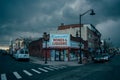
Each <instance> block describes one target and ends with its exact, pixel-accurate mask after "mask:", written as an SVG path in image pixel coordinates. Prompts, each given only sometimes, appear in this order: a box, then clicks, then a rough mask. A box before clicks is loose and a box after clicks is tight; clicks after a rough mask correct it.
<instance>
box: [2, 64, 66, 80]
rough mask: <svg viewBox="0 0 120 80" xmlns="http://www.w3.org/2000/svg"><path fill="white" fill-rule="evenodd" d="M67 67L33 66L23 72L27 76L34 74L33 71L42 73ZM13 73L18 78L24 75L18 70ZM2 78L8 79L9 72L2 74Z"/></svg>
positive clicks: (3, 79)
mask: <svg viewBox="0 0 120 80" xmlns="http://www.w3.org/2000/svg"><path fill="white" fill-rule="evenodd" d="M64 68H66V66H45V67H38V68H35V69H34V68H31V69H29V70H25V69H24V70H22V73H23V74H24V75H27V76H33V72H34V73H36V74H42V73H44V72H45V73H48V72H50V71H55V70H60V69H64ZM12 75H14V77H15V78H16V79H18V80H19V79H22V78H23V76H22V75H20V72H17V71H14V72H12ZM0 78H1V79H0V80H7V74H6V73H2V74H1V77H0Z"/></svg>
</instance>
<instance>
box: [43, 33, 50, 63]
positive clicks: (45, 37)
mask: <svg viewBox="0 0 120 80" xmlns="http://www.w3.org/2000/svg"><path fill="white" fill-rule="evenodd" d="M43 40H44V41H45V64H47V41H48V40H49V36H48V34H47V33H46V32H44V34H43Z"/></svg>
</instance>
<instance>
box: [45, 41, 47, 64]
mask: <svg viewBox="0 0 120 80" xmlns="http://www.w3.org/2000/svg"><path fill="white" fill-rule="evenodd" d="M45 44H46V50H45V64H47V40H45Z"/></svg>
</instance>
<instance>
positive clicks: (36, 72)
mask: <svg viewBox="0 0 120 80" xmlns="http://www.w3.org/2000/svg"><path fill="white" fill-rule="evenodd" d="M31 70H32V71H34V72H36V73H38V74H40V73H41V72H39V71H37V70H35V69H31Z"/></svg>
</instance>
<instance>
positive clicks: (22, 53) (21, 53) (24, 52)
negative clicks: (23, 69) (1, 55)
mask: <svg viewBox="0 0 120 80" xmlns="http://www.w3.org/2000/svg"><path fill="white" fill-rule="evenodd" d="M13 57H14V58H15V59H16V60H28V61H29V52H28V49H19V50H17V52H15V53H14V54H13Z"/></svg>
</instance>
